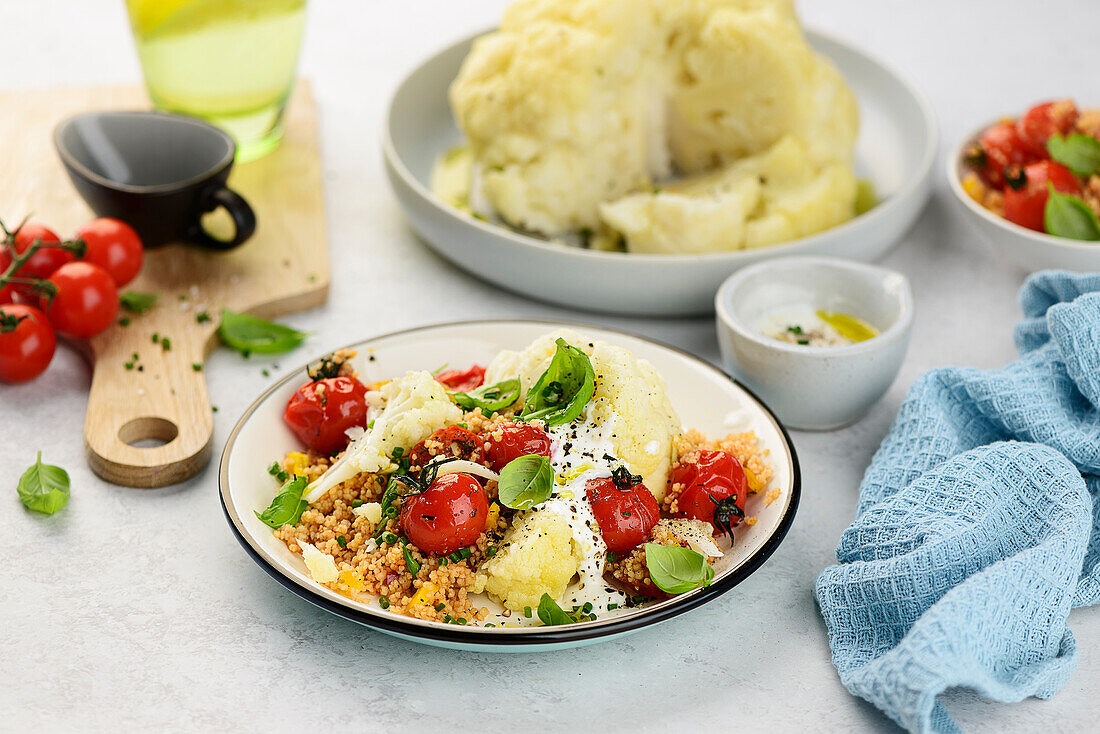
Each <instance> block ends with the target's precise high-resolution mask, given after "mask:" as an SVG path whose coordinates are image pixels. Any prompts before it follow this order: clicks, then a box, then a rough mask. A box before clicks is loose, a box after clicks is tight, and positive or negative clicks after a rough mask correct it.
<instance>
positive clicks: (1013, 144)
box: [972, 122, 1032, 188]
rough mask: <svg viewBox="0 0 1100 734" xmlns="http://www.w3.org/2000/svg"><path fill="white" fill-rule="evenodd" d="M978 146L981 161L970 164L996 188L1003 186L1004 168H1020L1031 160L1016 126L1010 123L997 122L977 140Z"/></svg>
mask: <svg viewBox="0 0 1100 734" xmlns="http://www.w3.org/2000/svg"><path fill="white" fill-rule="evenodd" d="M978 146H979V147H980V148H981V155H980V156H979V158H980V159H981V160H974V161H972V164H973V165H974V167H975V168H976V169H977V171H978V172H979V173H981V174H982V175H983V176H984V177H985V179H986V181H988V182H989V184H990V185H991V186H994V187H996V188H1000V187H1001V186H1003V185H1004V182H1005V169H1006V168H1008V167H1009V166H1022V165H1024V164H1025V163H1028V162H1029V161H1030V160H1031V159H1032V156H1031V154H1030V153H1029V152H1028V148H1027V146H1026V145H1025V144H1024V141H1023V140H1022V139H1021V138H1020V133H1019V132H1018V131H1017V130H1016V125H1015V124H1013V123H1011V122H998V123H997V124H996V125H993V126H992V127H989V128H988V129H986V131H985V132H984V133H982V136H981V138H979V139H978Z"/></svg>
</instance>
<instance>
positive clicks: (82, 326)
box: [41, 262, 118, 339]
mask: <svg viewBox="0 0 1100 734" xmlns="http://www.w3.org/2000/svg"><path fill="white" fill-rule="evenodd" d="M50 282H51V283H53V284H54V286H55V287H56V288H57V293H56V294H55V295H54V297H53V300H50V299H47V298H46V297H42V299H41V302H42V310H43V311H45V312H46V316H47V317H49V319H50V323H51V324H53V328H55V329H57V331H59V332H60V333H62V334H66V335H68V336H73V337H76V338H78V339H85V338H87V337H90V336H95V335H96V334H98V333H99V332H101V331H103V330H104V329H106V328H107V327H108V326H110V325H111V323H112V322H113V321H114V320H115V314H117V313H118V289H117V288H116V287H115V282H114V281H113V280H111V276H110V275H109V274H108V273H107V271H106V270H104V269H103V268H101V267H99V266H98V265H92V264H91V263H86V262H71V263H65V264H64V265H62V266H61V267H60V268H58V269H57V272H55V273H54V274H53V275H51V276H50Z"/></svg>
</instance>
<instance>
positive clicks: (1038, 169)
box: [1005, 161, 1081, 232]
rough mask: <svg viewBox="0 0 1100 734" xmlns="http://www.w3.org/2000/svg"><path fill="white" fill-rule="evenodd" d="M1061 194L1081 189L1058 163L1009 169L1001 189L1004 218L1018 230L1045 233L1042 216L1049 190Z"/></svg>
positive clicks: (1039, 162)
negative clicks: (1003, 191) (1051, 187)
mask: <svg viewBox="0 0 1100 734" xmlns="http://www.w3.org/2000/svg"><path fill="white" fill-rule="evenodd" d="M1047 182H1050V183H1051V184H1053V185H1054V190H1055V191H1060V192H1062V193H1063V194H1079V193H1081V188H1080V186H1079V185H1078V183H1077V178H1076V177H1075V176H1074V175H1073V173H1072V172H1071V171H1070V170H1069V169H1068V168H1066V167H1065V166H1063V165H1062V164H1061V163H1055V162H1054V161H1038V162H1036V163H1031V164H1029V165H1027V166H1024V167H1023V168H1014V169H1011V170H1010V171H1009V173H1008V180H1007V183H1006V186H1005V219H1007V220H1008V221H1010V222H1015V223H1016V224H1018V225H1020V226H1021V227H1027V228H1028V229H1034V230H1035V231H1037V232H1045V231H1046V227H1045V226H1044V224H1043V214H1044V212H1045V210H1046V205H1047V199H1048V198H1050V189H1048V188H1047Z"/></svg>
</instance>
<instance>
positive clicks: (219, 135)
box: [54, 112, 256, 250]
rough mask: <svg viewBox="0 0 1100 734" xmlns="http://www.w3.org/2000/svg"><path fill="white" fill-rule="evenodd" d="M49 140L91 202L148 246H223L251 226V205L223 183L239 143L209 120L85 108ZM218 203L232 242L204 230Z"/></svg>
mask: <svg viewBox="0 0 1100 734" xmlns="http://www.w3.org/2000/svg"><path fill="white" fill-rule="evenodd" d="M54 145H55V146H56V147H57V153H58V155H60V156H61V162H62V163H64V164H65V170H66V171H67V172H68V174H69V178H70V179H71V180H72V182H73V185H74V186H75V187H76V190H77V191H78V192H79V193H80V196H81V197H82V198H83V199H84V201H86V202H87V203H88V206H90V207H91V208H92V210H93V211H94V212H95V213H96V214H98V215H99V216H102V217H114V218H116V219H121V220H123V221H124V222H127V223H128V224H129V225H130V226H131V227H133V228H134V229H135V230H137V233H138V234H139V235H141V239H142V242H143V243H144V244H145V245H146V246H147V247H155V246H157V245H164V244H167V243H170V242H191V243H194V244H198V245H202V246H203V247H208V248H211V249H215V250H228V249H230V248H233V247H236V246H237V245H239V244H241V243H242V242H244V241H245V240H247V239H248V238H249V237H251V236H252V233H253V232H255V231H256V215H255V213H253V211H252V207H250V206H249V205H248V202H247V201H245V200H244V199H243V198H241V196H240V195H239V194H237V193H235V192H233V191H231V190H230V189H229V188H228V187H226V180H227V179H228V178H229V171H230V169H231V168H232V167H233V157H234V156H235V155H236V153H237V144H236V143H235V142H234V141H233V138H232V137H230V136H229V134H228V133H226V132H224V131H222V130H219V129H218V128H216V127H214V126H213V125H209V124H207V123H205V122H202V121H201V120H196V119H194V118H191V117H184V116H182V115H169V114H165V113H163V112H86V113H84V114H80V115H76V116H75V117H70V118H68V119H67V120H64V121H63V122H61V124H59V125H58V126H57V128H56V129H55V130H54ZM218 207H224V208H225V210H226V211H227V212H228V213H229V215H230V216H231V217H232V218H233V224H234V227H235V232H234V235H233V238H232V239H229V240H220V239H217V238H215V237H212V236H210V234H208V233H207V232H206V230H205V229H203V227H202V221H201V220H202V216H203V215H204V214H206V213H208V212H212V211H214V210H215V209H217V208H218Z"/></svg>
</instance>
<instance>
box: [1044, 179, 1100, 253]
mask: <svg viewBox="0 0 1100 734" xmlns="http://www.w3.org/2000/svg"><path fill="white" fill-rule="evenodd" d="M1047 188H1048V189H1049V191H1050V196H1048V197H1047V203H1046V207H1045V208H1044V209H1043V227H1044V228H1045V229H1046V231H1047V233H1048V234H1052V235H1055V236H1056V237H1068V238H1069V239H1071V240H1089V241H1095V240H1100V222H1098V221H1097V219H1096V212H1094V211H1093V210H1092V209H1090V208H1089V205H1088V204H1086V203H1085V202H1083V201H1081V200H1080V199H1078V198H1077V197H1076V196H1071V195H1069V194H1063V193H1061V192H1059V191H1056V190H1055V189H1054V185H1053V184H1051V183H1050V182H1047Z"/></svg>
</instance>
